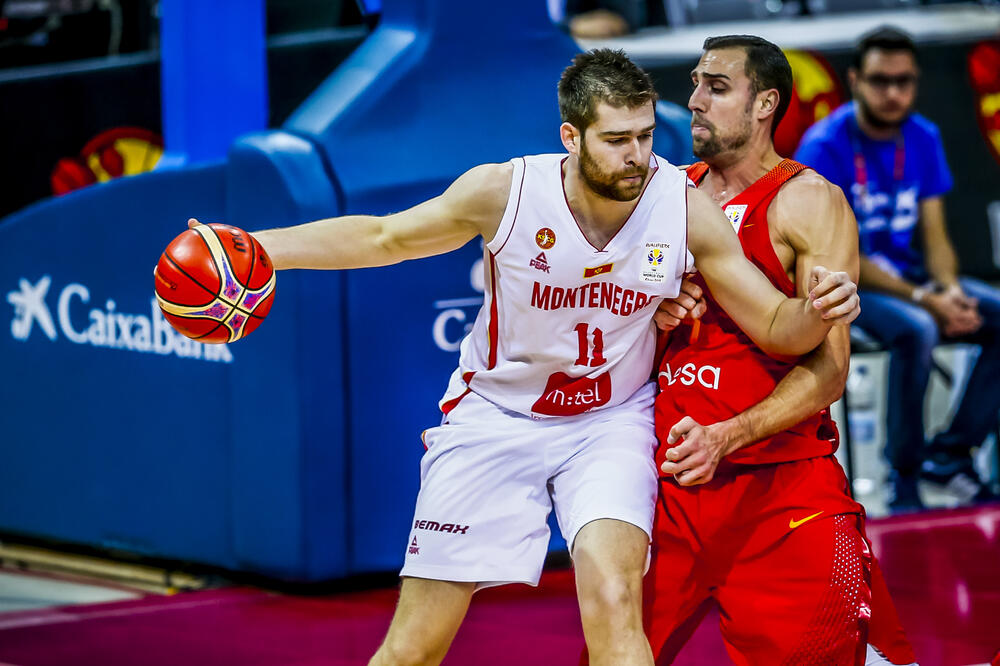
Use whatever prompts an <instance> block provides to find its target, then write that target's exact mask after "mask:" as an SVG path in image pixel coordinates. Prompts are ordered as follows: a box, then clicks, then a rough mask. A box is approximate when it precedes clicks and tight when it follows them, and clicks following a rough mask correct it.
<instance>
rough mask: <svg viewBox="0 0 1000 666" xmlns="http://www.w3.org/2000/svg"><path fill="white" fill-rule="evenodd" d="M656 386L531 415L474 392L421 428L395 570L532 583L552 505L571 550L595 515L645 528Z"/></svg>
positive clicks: (648, 525) (652, 480)
mask: <svg viewBox="0 0 1000 666" xmlns="http://www.w3.org/2000/svg"><path fill="white" fill-rule="evenodd" d="M654 395H655V386H654V384H652V383H649V384H647V385H645V386H643V387H642V388H640V389H639V390H638V391H636V393H635V394H634V395H633V396H632V397H631V398H629V399H628V400H626V401H625V402H624V403H622V404H621V405H618V406H617V407H611V408H608V409H603V410H599V411H596V412H588V413H586V414H581V415H579V416H571V417H562V418H553V419H532V418H530V417H527V416H524V415H523V414H518V413H516V412H511V411H508V410H506V409H503V408H502V407H499V406H497V405H495V404H494V403H492V402H490V401H488V400H486V399H485V398H482V397H480V396H478V395H476V394H475V393H469V394H467V395H466V396H465V397H464V398H462V401H461V402H460V403H459V404H458V406H456V407H455V408H454V409H453V410H452V411H451V412H450V413H449V414H448V415H447V417H446V418H445V419H444V421H443V423H442V424H441V425H440V426H438V427H436V428H431V429H429V430H427V431H426V432H425V433H424V444H425V445H426V446H427V452H426V453H425V454H424V457H423V459H422V460H421V463H420V494H419V495H418V496H417V506H416V511H415V513H414V520H413V525H412V528H411V530H410V535H409V539H408V542H407V550H406V562H405V564H404V566H403V570H402V572H401V573H400V575H401V576H413V577H416V578H429V579H434V580H447V581H461V582H475V583H479V585H478V587H479V588H482V587H489V586H492V585H502V584H504V583H528V584H529V585H537V584H538V579H539V577H540V576H541V573H542V564H543V563H544V560H545V554H546V552H547V550H548V543H549V528H548V525H547V524H546V519H547V517H548V514H549V512H550V511H551V510H552V508H553V506H554V507H555V510H556V519H557V520H558V521H559V529H560V530H562V533H563V535H564V536H565V537H566V543H567V544H569V548H570V553H572V552H573V550H572V548H573V542H574V539H575V538H576V535H577V533H578V532H579V531H580V528H581V527H583V526H584V525H586V524H587V523H589V522H591V521H594V520H598V519H600V518H614V519H617V520H621V521H624V522H628V523H631V524H633V525H635V526H637V527H639V528H640V529H642V530H644V531H645V532H646V534H647V535H649V534H651V530H652V526H653V507H654V503H655V501H656V492H657V486H656V483H657V474H656V466H655V464H654V462H653V451H654V449H655V446H656V437H655V435H654V433H653V398H654Z"/></svg>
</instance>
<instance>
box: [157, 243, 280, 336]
mask: <svg viewBox="0 0 1000 666" xmlns="http://www.w3.org/2000/svg"><path fill="white" fill-rule="evenodd" d="M153 277H154V284H155V288H156V300H157V301H158V302H159V304H160V310H162V311H163V316H164V317H165V318H166V319H167V321H169V322H170V324H171V325H172V326H173V327H174V328H175V329H177V330H178V331H180V332H181V333H182V334H184V335H186V336H187V337H189V338H191V339H192V340H197V341H198V342H216V343H221V342H235V341H236V340H239V339H240V338H242V337H244V336H246V335H249V334H250V332H251V331H253V330H254V329H255V328H257V326H259V325H260V323H261V322H262V321H264V317H266V316H267V313H268V312H270V310H271V303H272V301H273V300H274V282H275V276H274V266H273V265H272V264H271V259H270V258H269V257H268V256H267V253H266V252H264V248H262V247H261V246H260V243H258V242H257V239H256V238H254V237H253V236H251V235H250V234H248V233H247V232H245V231H243V230H242V229H237V228H236V227H230V226H227V225H225V224H198V225H195V226H194V227H192V228H190V229H188V230H187V231H185V232H184V233H182V234H181V235H180V236H178V237H177V238H175V239H174V240H173V241H172V242H171V243H170V245H168V246H167V249H166V250H164V252H163V254H162V255H160V261H159V262H158V263H157V264H156V269H155V270H154V271H153Z"/></svg>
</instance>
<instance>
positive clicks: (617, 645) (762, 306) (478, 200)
mask: <svg viewBox="0 0 1000 666" xmlns="http://www.w3.org/2000/svg"><path fill="white" fill-rule="evenodd" d="M655 97H656V95H655V91H654V89H653V85H652V82H651V80H650V79H649V77H648V75H646V73H645V72H643V71H642V70H640V69H639V68H638V67H636V66H635V65H634V63H632V62H631V61H629V60H628V59H627V58H626V57H625V55H624V54H623V53H621V52H615V51H609V50H606V49H605V50H597V51H594V52H591V53H587V54H581V55H579V56H577V58H576V59H575V60H574V63H573V64H572V65H571V66H570V67H569V68H567V70H566V71H565V72H564V74H563V77H562V80H561V81H560V83H559V106H560V111H561V114H562V117H563V120H564V122H563V123H562V125H561V126H560V136H561V138H562V142H563V145H564V146H565V148H566V150H567V153H568V154H558V155H556V154H553V155H533V156H526V157H523V158H515V159H513V160H511V161H510V162H507V163H504V164H486V165H481V166H477V167H474V168H473V169H471V170H469V171H468V172H466V173H465V174H463V175H462V176H460V177H459V178H458V180H456V181H455V182H454V183H453V184H452V185H451V186H450V187H449V188H448V189H447V190H446V191H445V192H444V193H443V194H441V195H440V196H438V197H435V198H433V199H431V200H429V201H426V202H424V203H421V204H418V205H417V206H414V207H413V208H410V209H408V210H405V211H403V212H400V213H396V214H394V215H388V216H385V217H373V216H366V215H354V216H349V217H343V218H336V219H329V220H320V221H317V222H312V223H309V224H304V225H299V226H295V227H290V228H287V229H273V230H268V231H262V232H258V233H256V234H255V236H256V238H257V239H258V240H259V241H260V243H261V244H262V245H263V246H264V248H265V250H266V251H267V252H268V254H269V255H270V257H271V260H272V262H273V264H274V266H275V268H277V269H287V268H316V269H344V268H360V267H366V266H384V265H388V264H393V263H397V262H400V261H404V260H407V259H416V258H420V257H426V256H430V255H434V254H440V253H443V252H447V251H450V250H453V249H456V248H459V247H461V246H463V245H465V244H466V243H467V242H468V241H470V240H472V239H474V238H476V237H477V236H479V237H481V238H482V239H483V242H484V246H485V249H484V270H485V275H484V283H485V284H486V293H485V300H484V305H483V308H482V309H481V310H480V313H479V315H478V317H477V319H476V322H475V324H474V326H473V329H472V332H471V333H470V334H469V335H468V336H467V337H466V339H465V340H464V341H463V343H462V350H461V355H460V358H459V369H458V370H457V371H456V373H455V374H454V375H453V377H452V381H451V384H450V386H449V388H448V391H447V392H446V394H445V398H444V399H443V400H442V403H441V409H442V412H443V413H444V416H443V420H442V424H441V425H440V426H438V427H435V428H430V429H428V430H427V431H426V432H425V436H424V442H425V445H426V446H427V453H426V454H425V456H424V458H423V460H422V461H421V485H420V493H419V495H418V497H417V505H416V510H415V515H414V523H413V528H412V531H411V533H410V535H409V536H408V538H407V541H406V543H407V544H409V546H410V547H409V548H407V549H406V554H405V565H404V567H403V570H402V572H401V576H402V577H403V583H402V586H401V589H400V598H399V604H398V606H397V608H396V611H395V614H394V616H393V619H392V623H391V624H390V627H389V630H388V634H387V635H386V638H385V641H384V642H383V644H382V645H381V647H380V648H379V649H378V652H377V653H376V654H375V656H374V657H373V658H372V661H371V663H372V664H376V665H382V664H437V663H439V662H440V661H441V660H442V659H443V658H444V656H445V653H446V652H447V649H448V647H449V645H450V644H451V641H452V639H453V638H454V636H455V633H456V632H457V631H458V628H459V625H460V624H461V622H462V619H463V618H464V616H465V613H466V610H467V608H468V606H469V603H470V600H471V599H472V596H473V593H474V592H475V591H476V590H477V589H481V588H483V587H486V586H490V585H500V584H505V583H512V582H520V583H528V584H537V582H538V577H539V575H540V573H541V566H542V562H543V561H544V558H545V553H546V547H547V544H548V528H547V527H546V517H547V515H548V513H549V512H550V511H551V510H553V509H554V510H555V512H556V517H557V518H558V520H559V523H560V526H561V529H562V532H563V534H564V536H566V541H567V543H568V544H569V548H570V553H571V555H572V557H573V562H574V567H575V570H576V579H577V591H578V597H579V603H580V614H581V620H582V625H583V631H584V637H585V638H586V641H587V646H588V648H589V650H590V654H591V655H592V656H593V659H594V663H600V664H609V665H610V664H614V665H620V664H652V663H653V657H652V653H651V652H650V649H649V643H648V642H647V640H646V638H645V636H644V634H643V631H642V612H641V602H640V596H641V585H642V573H643V569H644V565H645V562H646V555H647V549H648V545H649V537H650V535H651V532H652V521H653V510H654V503H655V497H656V486H657V473H656V469H655V466H654V464H653V451H654V449H655V437H654V433H653V418H652V403H653V395H654V390H653V387H652V386H650V385H649V376H650V373H651V371H652V370H653V348H654V343H655V340H654V327H653V324H652V318H653V313H654V311H655V310H656V308H657V305H658V304H659V303H660V302H662V300H663V299H664V298H673V297H675V296H676V295H677V294H678V292H679V288H680V282H681V278H682V276H683V273H684V272H685V270H688V268H687V267H688V266H689V265H690V260H691V256H690V255H693V257H694V259H695V261H697V265H698V268H699V271H700V273H701V275H702V276H703V277H704V278H705V280H706V283H707V284H709V285H711V286H712V288H713V290H714V293H715V296H716V298H717V299H718V301H719V302H720V303H723V304H724V305H725V306H726V308H727V309H728V310H729V312H730V313H732V315H733V317H734V319H736V320H737V321H739V322H740V324H741V325H743V326H744V327H746V330H747V332H748V334H749V335H750V336H751V337H752V338H753V339H754V340H756V341H757V342H758V344H760V345H761V346H763V347H765V348H767V349H770V350H771V351H773V352H775V353H779V352H780V353H806V352H808V351H809V350H811V349H813V348H814V347H815V346H816V345H817V344H819V343H820V342H821V341H822V340H823V339H824V338H825V336H826V333H827V331H828V330H829V329H830V328H831V326H832V325H833V324H835V323H838V322H840V323H844V322H849V321H850V320H851V319H853V316H855V314H856V310H855V306H856V303H857V297H856V295H855V293H854V292H855V287H854V285H853V284H852V283H851V280H850V277H849V276H848V275H847V274H846V273H843V272H840V273H835V274H830V275H827V274H826V273H827V272H826V271H825V270H823V269H817V271H816V274H815V278H816V282H817V284H816V285H815V287H814V289H813V290H812V294H811V296H815V297H816V298H812V297H810V298H794V297H792V298H789V297H787V296H786V295H783V294H781V293H780V292H779V291H777V290H776V289H775V288H774V286H773V285H772V284H771V283H769V282H768V281H767V279H766V278H765V277H764V276H763V275H762V274H761V273H760V272H759V271H757V270H756V269H755V268H754V267H753V265H752V264H750V263H749V262H748V261H746V259H745V257H744V256H743V253H742V252H741V251H740V247H739V243H738V241H737V239H736V237H735V236H733V235H732V233H731V232H730V226H729V223H728V222H727V221H726V219H725V217H724V216H723V215H722V213H721V211H720V210H719V209H718V207H717V206H716V205H715V204H714V203H713V202H712V201H711V199H709V198H708V197H707V196H706V195H704V194H702V193H700V192H698V191H697V190H694V189H691V188H689V187H687V177H686V176H685V175H684V174H683V172H680V171H677V170H676V169H674V168H672V167H670V166H669V165H668V164H667V163H666V161H665V160H663V159H662V158H660V157H657V156H656V155H655V154H653V152H652V133H653V129H654V127H655V124H656V121H655V115H654V106H653V104H654V100H655ZM539 250H541V251H542V253H541V254H540V253H539Z"/></svg>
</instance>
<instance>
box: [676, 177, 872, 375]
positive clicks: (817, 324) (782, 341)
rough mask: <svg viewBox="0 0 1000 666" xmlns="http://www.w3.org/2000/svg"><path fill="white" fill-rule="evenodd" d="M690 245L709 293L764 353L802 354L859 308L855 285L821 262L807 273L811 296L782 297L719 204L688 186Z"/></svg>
mask: <svg viewBox="0 0 1000 666" xmlns="http://www.w3.org/2000/svg"><path fill="white" fill-rule="evenodd" d="M688 246H689V248H690V250H691V253H692V254H693V255H694V257H695V264H696V265H697V267H698V270H699V271H700V272H701V274H702V276H703V277H704V278H705V282H706V283H707V284H708V288H709V289H710V290H711V292H712V295H713V296H714V297H715V299H716V300H717V301H718V302H719V304H720V305H722V307H723V308H725V310H726V312H727V313H728V314H729V316H730V317H732V318H733V320H734V321H735V322H736V323H737V324H738V325H739V326H740V328H742V329H743V331H744V332H746V334H747V335H749V336H750V338H751V339H752V340H753V341H754V343H755V344H756V345H757V346H758V347H760V348H761V349H763V350H764V351H766V352H768V353H776V354H788V355H798V354H805V353H806V352H809V351H810V350H812V349H814V348H815V347H816V346H817V345H818V344H819V343H820V342H822V340H823V338H824V337H826V332H827V330H829V328H830V327H831V326H833V325H834V324H835V323H846V321H850V319H851V318H853V317H852V313H854V312H855V311H856V310H857V293H856V292H857V285H856V284H855V283H854V282H851V281H850V279H849V278H848V276H847V275H845V274H844V273H842V272H837V273H830V272H829V271H827V270H825V269H823V268H822V267H816V268H815V269H814V270H813V271H812V272H811V274H810V276H809V279H810V280H811V282H810V284H811V285H812V287H811V289H810V298H796V299H787V298H785V296H784V295H783V294H782V293H781V292H779V291H778V290H777V289H775V288H774V286H773V285H772V284H771V283H770V282H769V281H768V279H767V278H765V277H764V275H763V274H762V273H761V272H760V271H759V270H757V268H756V267H754V266H753V264H751V263H750V262H749V261H748V260H747V259H746V257H745V256H744V254H743V250H742V248H741V247H740V244H739V240H738V238H737V237H736V235H735V234H733V231H732V228H731V227H730V225H729V221H728V220H727V219H726V218H725V216H724V215H723V214H722V212H721V211H720V210H719V208H718V206H716V205H715V203H714V202H713V201H712V200H711V199H710V198H709V197H708V195H706V194H705V193H704V192H700V191H698V190H695V189H693V188H689V189H688ZM853 316H856V314H855V315H853Z"/></svg>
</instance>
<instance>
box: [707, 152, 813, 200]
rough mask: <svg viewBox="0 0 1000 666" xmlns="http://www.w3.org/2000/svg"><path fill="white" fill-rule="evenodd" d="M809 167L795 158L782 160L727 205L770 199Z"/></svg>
mask: <svg viewBox="0 0 1000 666" xmlns="http://www.w3.org/2000/svg"><path fill="white" fill-rule="evenodd" d="M808 168H809V167H807V166H806V165H804V164H800V163H799V162H796V161H795V160H789V159H785V160H782V161H781V162H779V163H778V164H777V165H776V166H775V167H774V168H773V169H771V170H770V171H768V172H767V173H765V174H764V175H763V176H761V177H760V178H758V179H757V180H755V181H754V182H753V184H752V185H750V187H748V188H747V189H745V190H743V191H742V192H740V193H739V194H737V195H736V196H735V197H733V198H732V199H730V200H729V201H727V202H726V204H725V205H727V206H729V205H732V204H744V203H745V204H749V205H750V206H754V205H756V204H758V203H760V202H761V201H770V199H771V196H770V195H771V194H773V193H774V192H776V191H777V190H778V188H780V187H781V186H782V185H784V184H785V183H787V182H788V180H789V179H791V178H792V177H793V176H795V175H797V174H798V173H799V172H801V171H802V170H803V169H808ZM692 180H693V179H692Z"/></svg>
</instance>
